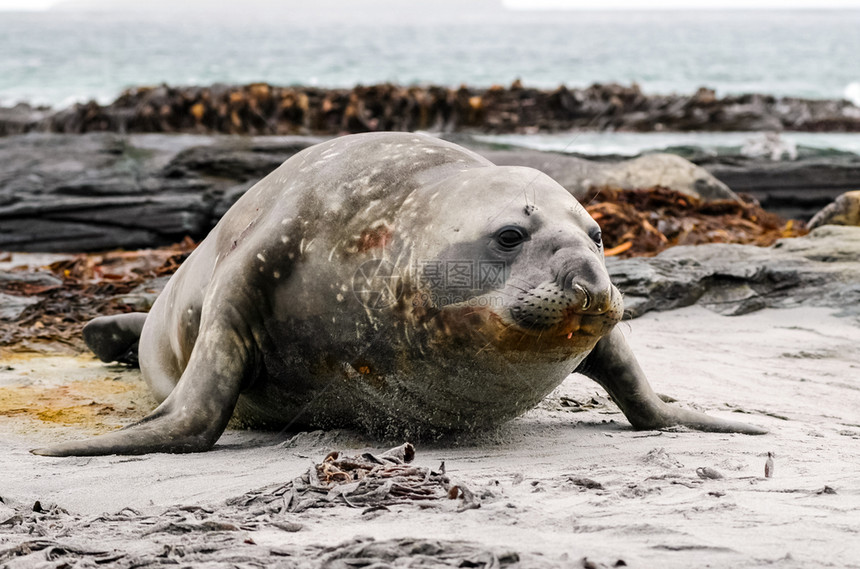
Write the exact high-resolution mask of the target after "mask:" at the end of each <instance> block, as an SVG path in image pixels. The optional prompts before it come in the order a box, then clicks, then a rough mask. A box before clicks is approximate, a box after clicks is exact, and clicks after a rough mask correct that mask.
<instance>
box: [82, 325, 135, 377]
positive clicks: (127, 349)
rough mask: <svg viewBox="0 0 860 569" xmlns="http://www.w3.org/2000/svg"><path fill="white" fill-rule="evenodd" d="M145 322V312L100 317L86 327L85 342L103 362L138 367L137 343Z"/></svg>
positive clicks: (84, 330)
mask: <svg viewBox="0 0 860 569" xmlns="http://www.w3.org/2000/svg"><path fill="white" fill-rule="evenodd" d="M144 322H146V313H145V312H131V313H129V314H116V315H114V316H99V317H98V318H93V319H92V320H90V321H89V322H88V323H87V325H86V326H84V329H83V332H82V333H83V336H84V342H86V343H87V347H88V348H89V349H91V350H92V351H93V353H94V354H95V355H96V356H98V358H99V359H100V360H101V361H103V362H120V363H123V364H129V365H137V343H138V341H139V340H140V333H141V331H143V323H144Z"/></svg>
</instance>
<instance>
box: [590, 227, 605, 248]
mask: <svg viewBox="0 0 860 569" xmlns="http://www.w3.org/2000/svg"><path fill="white" fill-rule="evenodd" d="M588 236H589V237H591V239H592V241H594V243H595V244H597V246H598V247H603V233H601V232H600V228H599V227H592V228H591V229H589V230H588Z"/></svg>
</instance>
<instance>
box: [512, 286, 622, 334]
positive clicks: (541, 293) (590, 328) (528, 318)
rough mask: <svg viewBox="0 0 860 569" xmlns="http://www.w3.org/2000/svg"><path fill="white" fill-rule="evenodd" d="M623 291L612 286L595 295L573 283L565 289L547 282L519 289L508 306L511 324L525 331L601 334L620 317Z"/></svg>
mask: <svg viewBox="0 0 860 569" xmlns="http://www.w3.org/2000/svg"><path fill="white" fill-rule="evenodd" d="M622 311H623V303H622V301H621V294H620V293H619V292H618V290H617V289H616V288H615V287H613V286H611V285H610V287H609V289H608V290H605V291H601V292H600V293H599V294H593V293H591V292H589V291H588V289H586V288H585V287H584V286H581V285H579V284H574V285H573V286H572V287H570V288H568V289H562V288H561V287H560V286H559V285H558V284H557V283H555V282H552V281H548V282H545V283H543V284H541V285H539V286H537V287H533V288H531V289H527V290H526V289H519V291H518V293H517V295H516V297H515V300H514V302H513V303H512V304H511V306H510V308H509V312H510V319H511V322H512V324H514V325H516V326H517V327H519V328H521V329H522V330H523V332H525V333H535V334H541V335H543V334H550V335H571V334H589V335H598V336H602V335H603V334H605V333H606V331H605V328H606V326H607V325H609V326H610V327H611V326H613V325H615V324H616V323H617V322H618V321H619V320H621V315H622Z"/></svg>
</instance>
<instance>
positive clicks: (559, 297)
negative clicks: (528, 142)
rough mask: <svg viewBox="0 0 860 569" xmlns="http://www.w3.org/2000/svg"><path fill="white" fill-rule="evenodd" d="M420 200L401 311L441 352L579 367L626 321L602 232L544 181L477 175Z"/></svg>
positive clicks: (521, 174) (453, 180)
mask: <svg viewBox="0 0 860 569" xmlns="http://www.w3.org/2000/svg"><path fill="white" fill-rule="evenodd" d="M422 192H425V193H426V194H427V195H426V196H425V199H422V200H417V201H419V202H421V203H425V204H426V203H430V204H432V206H431V207H429V208H427V207H425V208H424V211H423V212H422V213H421V215H420V216H418V217H420V218H422V219H424V220H426V221H425V223H424V224H422V225H423V227H422V241H421V242H420V243H417V242H416V243H413V246H412V249H411V256H412V268H413V272H412V276H413V283H412V287H409V288H408V289H407V290H409V289H411V290H414V291H416V292H417V293H418V294H411V295H406V298H405V300H406V301H408V304H404V306H405V307H406V308H407V309H409V310H411V314H412V316H413V317H414V318H416V319H417V320H418V321H420V323H421V325H422V326H425V327H431V328H433V329H434V330H436V331H437V337H436V341H437V343H438V342H442V341H443V340H444V338H447V339H448V341H449V342H450V343H453V344H456V345H459V346H470V347H474V346H476V345H477V347H478V348H481V349H484V350H488V349H493V350H496V351H497V352H499V353H502V354H504V355H507V356H509V357H510V358H512V359H513V358H516V360H517V361H523V360H526V361H534V360H545V359H547V358H551V359H555V360H557V361H558V360H577V362H576V363H578V361H579V360H581V359H582V358H584V357H585V355H587V353H588V352H589V351H590V350H591V349H592V348H593V347H594V345H595V344H596V343H597V341H598V340H599V339H600V338H601V337H602V336H604V335H605V334H607V333H608V332H609V331H610V330H611V328H612V327H613V326H614V325H615V324H616V323H617V322H618V321H619V320H620V319H621V315H622V312H623V303H622V300H621V295H620V293H619V292H618V290H617V289H616V288H615V287H614V286H613V285H612V283H611V282H610V280H609V275H608V273H607V271H606V267H605V264H604V260H603V245H602V240H601V233H600V227H599V226H598V225H597V223H596V222H595V221H594V220H593V219H592V218H591V217H590V216H589V215H588V213H587V212H586V211H585V209H584V208H583V207H582V206H581V205H580V204H579V203H578V202H577V201H576V199H574V198H573V197H572V196H571V195H570V193H568V192H567V190H565V189H564V188H563V187H561V186H560V185H559V184H558V183H556V182H555V181H553V180H552V179H551V178H549V177H548V176H546V175H544V174H542V173H540V172H538V171H536V170H532V169H529V168H521V167H488V168H472V169H468V170H464V171H462V172H460V173H458V174H456V175H454V176H451V177H449V178H446V179H444V180H442V181H440V182H439V183H437V184H435V185H430V186H427V187H425V188H422ZM571 363H573V362H571ZM574 367H575V366H574ZM572 369H573V367H571V370H572Z"/></svg>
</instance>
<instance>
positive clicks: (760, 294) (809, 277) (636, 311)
mask: <svg viewBox="0 0 860 569" xmlns="http://www.w3.org/2000/svg"><path fill="white" fill-rule="evenodd" d="M606 264H607V268H608V269H609V273H610V276H611V277H612V280H613V282H614V283H615V284H616V286H618V288H619V289H620V290H621V292H622V293H623V294H624V302H625V311H626V312H627V313H628V315H629V316H630V317H633V318H635V317H637V316H641V315H642V314H645V313H646V312H649V311H651V310H670V309H673V308H679V307H682V306H689V305H692V304H701V305H703V306H705V307H707V308H710V309H711V310H714V311H716V312H719V313H721V314H727V315H737V314H745V313H748V312H753V311H755V310H759V309H761V308H768V307H773V308H777V307H790V306H798V305H810V306H828V307H833V308H838V309H840V310H841V312H842V313H843V314H847V315H852V316H860V227H841V226H831V225H828V226H824V227H819V228H818V229H815V230H814V231H812V232H811V233H810V234H809V235H807V236H806V237H799V238H793V239H783V240H780V241H778V242H777V243H776V244H774V245H773V246H771V247H755V246H752V245H730V244H722V243H720V244H708V245H698V246H685V247H674V248H671V249H667V250H666V251H664V252H663V253H661V254H659V255H657V256H656V257H650V258H645V257H637V258H632V259H615V258H609V259H607V262H606Z"/></svg>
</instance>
